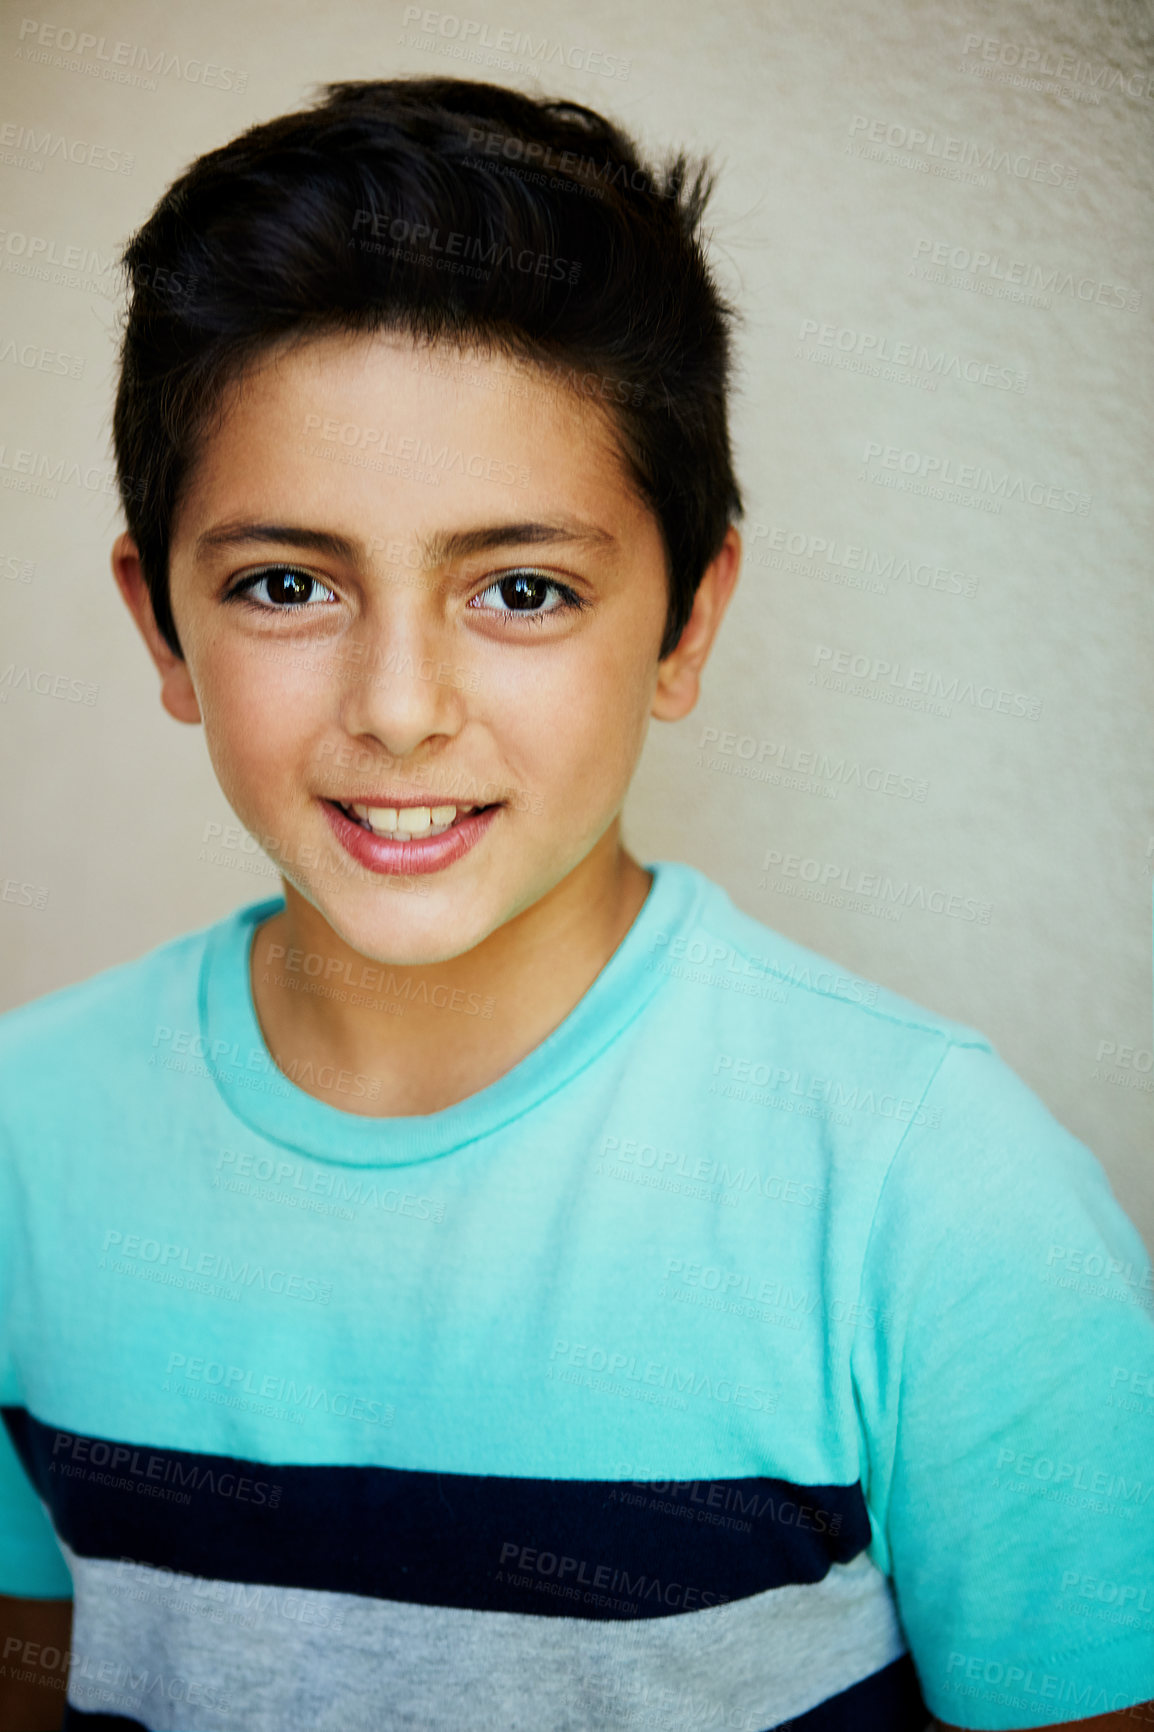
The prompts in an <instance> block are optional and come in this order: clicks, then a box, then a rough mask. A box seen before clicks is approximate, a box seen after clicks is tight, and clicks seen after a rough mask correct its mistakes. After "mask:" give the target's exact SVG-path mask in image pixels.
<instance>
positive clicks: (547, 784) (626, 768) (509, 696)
mask: <svg viewBox="0 0 1154 1732" xmlns="http://www.w3.org/2000/svg"><path fill="white" fill-rule="evenodd" d="M550 659H551V665H550V666H549V667H548V668H546V667H544V665H542V667H541V669H540V673H539V675H538V674H537V673H535V672H534V671H533V670H532V669H531V668H530V669H527V670H526V677H525V679H524V680H523V681H521V682H519V683H518V685H517V687H516V688H515V689H514V690H513V691H508V690H507V691H506V694H505V699H504V701H502V702H499V703H498V705H497V707H496V709H495V710H494V711H493V712H492V713H491V715H490V718H489V726H490V727H491V729H492V731H493V733H494V736H495V737H496V738H497V739H498V740H500V741H502V744H503V748H504V754H505V755H506V756H507V757H508V758H509V759H510V760H511V761H512V767H514V768H515V769H516V771H517V773H518V774H519V775H521V776H522V777H523V778H524V779H525V780H526V781H527V782H530V781H531V782H532V783H534V784H535V785H538V786H541V787H542V788H549V789H551V790H553V791H555V792H558V793H560V794H561V795H563V796H564V797H565V798H566V799H568V800H570V801H571V802H573V803H574V804H576V803H577V802H578V801H580V802H581V803H582V804H592V805H597V806H603V805H606V804H609V803H616V801H617V800H619V798H620V796H621V794H622V792H623V789H624V787H625V785H627V783H628V780H629V777H630V776H631V774H632V772H633V768H634V765H635V763H636V761H637V756H638V753H639V751H640V748H641V744H642V742H643V740H644V735H645V720H646V717H647V715H648V713H649V691H648V685H647V672H648V664H647V663H645V662H644V660H643V659H642V658H641V657H639V656H638V655H636V654H634V653H632V652H631V651H630V650H629V649H628V648H626V649H625V650H624V651H623V650H621V649H619V648H618V649H616V650H614V649H613V648H611V647H609V645H608V644H604V645H598V646H597V647H595V648H594V647H592V646H590V645H589V644H588V643H583V644H581V645H580V647H579V649H578V648H576V647H575V649H574V653H573V654H572V655H571V656H567V657H564V658H562V657H561V656H557V657H555V658H550ZM542 663H544V657H542Z"/></svg>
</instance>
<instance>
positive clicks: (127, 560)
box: [111, 532, 202, 723]
mask: <svg viewBox="0 0 1154 1732" xmlns="http://www.w3.org/2000/svg"><path fill="white" fill-rule="evenodd" d="M111 564H112V575H113V576H114V577H115V579H116V587H117V589H119V591H120V593H121V596H122V597H123V599H124V605H125V606H126V607H127V609H128V611H129V613H130V614H131V615H132V617H133V619H134V620H135V621H136V625H137V629H138V630H139V632H140V635H141V637H142V638H143V639H144V642H145V644H146V646H147V648H148V653H149V655H150V656H151V657H152V659H153V662H154V663H155V664H156V669H157V672H158V673H159V674H160V701H161V703H162V705H163V706H164V708H165V709H166V710H167V711H168V713H169V715H170V716H171V717H172V718H173V720H174V721H178V722H188V723H196V722H199V721H201V719H202V718H201V714H200V705H199V703H198V702H197V698H196V691H195V689H194V687H193V684H192V680H191V678H190V677H189V672H188V666H187V664H186V662H185V661H184V660H183V659H182V657H180V656H178V655H177V654H176V653H175V652H174V651H173V650H172V649H170V648H169V646H168V644H167V643H166V642H165V641H164V638H163V636H162V635H161V631H160V628H159V626H158V625H157V623H156V616H155V614H154V613H153V611H152V597H151V596H150V595H149V593H148V584H147V582H146V581H145V576H144V572H143V570H142V569H141V564H140V553H139V550H138V548H137V546H136V543H135V541H133V539H132V537H131V535H129V534H128V533H127V532H125V533H124V534H122V535H118V536H117V538H116V540H115V541H114V542H113V544H112V556H111Z"/></svg>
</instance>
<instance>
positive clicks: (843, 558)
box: [0, 0, 1154, 1248]
mask: <svg viewBox="0 0 1154 1732" xmlns="http://www.w3.org/2000/svg"><path fill="white" fill-rule="evenodd" d="M1152 17H1154V15H1152V14H1151V12H1150V10H1149V8H1148V7H1146V6H1140V5H1138V4H1136V3H1135V4H1125V5H1123V4H1101V5H1093V4H1083V3H1075V0H1064V3H1063V4H1061V5H1048V4H1036V5H1030V4H1026V3H1025V0H1012V3H1010V0H1007V3H1006V4H1002V5H1000V6H998V7H996V8H995V7H992V6H988V7H987V6H982V5H980V4H978V3H977V0H958V3H956V4H948V3H946V0H930V3H927V4H924V5H919V6H916V7H913V6H893V5H885V4H882V0H838V4H836V5H835V4H833V3H832V0H823V3H822V4H817V5H814V4H812V3H809V4H803V3H802V0H768V3H766V0H756V3H755V0H746V3H743V4H739V3H737V0H722V4H721V5H720V7H716V6H715V7H714V8H712V9H711V10H710V11H709V13H708V15H707V14H706V13H705V11H703V9H702V8H701V7H700V6H697V5H695V6H692V7H691V6H689V5H688V4H686V0H661V4H660V5H659V4H657V3H656V0H653V3H651V4H642V5H635V6H630V7H623V6H620V5H610V4H608V3H607V0H586V3H585V4H583V5H582V6H580V7H577V6H575V5H573V4H572V0H531V3H530V0H524V3H518V0H501V4H500V5H488V4H482V3H481V0H469V6H468V9H467V11H466V12H465V13H463V14H462V15H460V17H458V16H457V15H455V14H447V13H444V14H438V13H418V12H417V10H416V9H415V8H407V9H406V8H405V7H403V6H401V5H396V6H383V5H379V4H376V3H375V0H374V3H373V4H363V3H358V0H332V4H331V5H330V6H329V8H328V9H327V11H326V12H325V13H324V14H323V16H322V14H321V13H319V12H318V10H317V8H316V7H315V6H314V5H312V4H305V3H304V0H287V3H286V0H277V3H276V4H275V5H274V4H272V3H271V0H270V3H268V4H261V3H259V0H257V3H256V4H248V5H245V6H244V7H237V6H234V5H226V4H224V3H223V0H205V3H204V4H202V5H198V6H196V7H195V8H194V7H191V6H179V7H176V8H175V9H174V8H173V7H171V6H168V5H164V4H161V3H160V0H153V3H152V4H148V3H144V0H119V3H118V4H115V5H101V4H99V3H97V0H83V3H82V4H74V3H73V0H68V3H66V4H64V3H62V4H60V5H58V6H54V7H53V9H52V10H51V12H48V11H45V12H43V13H41V12H39V11H37V12H35V16H34V23H33V25H32V27H31V28H30V27H29V23H28V20H30V19H33V12H32V10H30V9H29V10H26V11H24V12H20V11H19V10H17V9H13V10H11V11H9V13H8V15H7V18H6V20H5V21H4V23H3V24H2V25H0V69H2V73H3V78H4V83H5V100H4V118H5V121H6V123H7V124H6V126H5V128H4V131H3V135H2V147H3V149H2V154H0V177H2V183H3V187H4V194H5V206H6V211H7V216H6V217H5V219H4V232H3V236H2V238H0V260H2V263H3V267H4V273H5V274H4V279H3V284H4V290H5V305H6V311H5V314H4V319H3V352H2V355H0V372H2V379H3V386H4V394H3V395H4V406H3V410H2V411H0V415H2V423H0V465H2V467H0V477H2V480H3V487H4V496H3V504H4V511H5V528H4V534H3V541H2V548H0V551H2V557H0V605H2V607H3V615H4V625H3V632H4V649H3V652H2V655H0V739H2V744H3V754H4V759H3V762H4V777H5V784H6V789H7V808H8V813H9V816H8V819H7V821H6V823H5V826H4V833H3V846H2V853H0V879H2V880H3V889H4V894H3V899H2V900H0V943H2V944H3V949H4V955H5V958H6V960H5V966H4V972H3V979H2V982H0V991H2V1003H3V1005H4V1006H7V1005H12V1004H18V1003H21V1002H23V1001H24V1000H26V999H28V998H30V997H33V996H35V995H37V994H39V993H41V992H44V991H47V990H49V989H51V988H53V987H56V986H59V985H63V984H65V983H67V982H70V981H74V980H79V979H81V978H83V977H85V976H87V975H89V974H91V973H93V972H94V971H95V970H97V969H100V968H103V967H106V966H108V965H110V964H112V963H115V962H118V961H121V960H124V959H127V958H130V957H133V956H136V955H138V954H140V953H141V952H143V951H144V950H145V949H147V948H149V947H151V946H152V945H154V944H156V943H158V942H160V941H161V940H163V939H166V938H168V937H170V936H173V935H175V934H177V933H180V932H182V931H186V930H188V929H189V928H191V927H193V926H195V925H199V924H202V923H205V922H208V921H210V920H212V919H215V918H216V917H217V916H219V915H221V914H223V913H224V912H226V911H227V910H228V909H230V908H231V907H233V906H235V905H237V904H238V903H241V902H248V901H252V900H254V899H256V898H257V897H260V896H265V895H268V894H272V893H273V892H275V889H276V884H277V881H276V879H275V877H273V876H271V868H270V867H269V866H268V863H267V862H266V861H265V860H264V859H263V857H262V856H260V855H258V854H255V853H252V852H246V851H244V850H243V849H237V848H234V849H232V850H231V851H228V850H224V851H222V850H220V849H217V850H216V851H215V852H214V851H212V850H210V849H208V848H206V837H208V836H210V835H212V834H213V829H212V827H213V826H214V825H221V824H224V823H226V822H228V821H229V819H230V814H229V812H228V809H227V807H226V805H225V804H224V801H223V797H222V795H221V794H220V792H219V790H218V788H217V785H216V782H215V780H214V777H213V774H212V770H211V768H210V765H209V762H208V759H207V755H206V753H205V750H204V745H203V740H202V737H201V735H200V732H199V730H193V729H188V728H183V727H181V726H179V725H178V724H176V723H175V722H173V721H171V720H170V719H169V718H168V717H167V716H166V715H165V714H164V713H163V711H162V710H161V708H160V706H159V703H158V700H157V693H156V679H155V674H154V671H153V668H152V666H151V664H150V663H149V661H148V660H147V658H146V655H145V653H144V650H143V648H142V646H141V644H140V641H139V639H138V637H137V635H136V632H135V628H134V627H133V625H132V623H131V621H130V619H129V617H128V615H127V613H126V612H125V610H124V608H123V606H122V604H121V602H120V600H119V598H118V597H117V595H116V593H115V590H114V586H113V583H112V579H111V576H110V573H109V567H108V550H109V547H110V545H111V542H112V539H113V537H114V535H115V534H116V533H117V531H118V530H119V529H120V527H121V520H120V517H119V513H118V508H117V502H116V495H115V491H114V488H113V472H112V466H111V459H110V445H109V438H108V424H109V416H110V410H111V402H112V394H113V389H114V351H115V341H116V331H117V317H118V305H119V302H118V296H119V292H120V285H119V278H118V276H117V274H116V272H115V271H114V270H113V269H112V265H113V261H114V257H115V254H116V252H117V250H118V249H119V247H120V246H121V245H122V244H123V243H124V241H125V240H126V239H127V237H128V235H129V234H130V233H131V232H132V230H133V229H134V228H135V227H136V226H138V225H139V224H140V223H141V222H142V221H143V220H144V218H145V217H146V215H147V214H148V212H149V210H150V209H151V207H152V205H153V203H154V202H155V200H156V198H157V197H158V196H159V195H160V193H161V192H162V190H163V189H164V187H165V186H166V185H167V184H168V183H169V182H170V181H171V180H172V179H173V178H174V177H175V176H176V174H177V173H178V172H179V171H180V170H181V169H182V168H183V167H184V166H185V164H186V163H187V162H188V161H189V160H190V159H191V158H192V157H194V156H195V155H198V154H200V153H201V152H203V151H204V150H206V149H209V148H211V147H212V146H214V145H216V144H219V143H222V142H224V141H225V140H226V139H228V138H230V137H232V136H233V135H234V134H235V133H236V132H238V131H239V130H241V128H242V127H244V126H245V125H248V124H251V123H252V122H254V121H256V120H260V119H264V118H267V117H269V116H271V115H273V114H276V113H278V112H282V111H284V110H286V109H288V108H291V107H294V106H298V105H300V104H302V103H303V102H305V101H306V100H307V99H308V97H309V95H310V93H311V88H312V86H313V85H314V84H315V83H317V82H319V81H321V80H325V79H335V78H342V77H367V76H374V75H378V76H387V75H390V74H396V73H402V72H416V71H419V70H426V71H428V72H430V73H432V72H438V73H443V74H445V75H455V74H464V75H467V76H474V77H485V76H491V77H493V78H496V79H498V80H500V81H506V82H511V83H514V84H517V85H519V86H521V87H522V88H525V89H527V90H530V91H534V92H549V93H553V94H559V95H565V96H569V97H572V98H574V99H576V100H579V101H585V102H588V103H589V104H591V105H592V106H594V107H600V108H603V109H605V110H606V111H607V112H608V113H610V114H611V115H612V116H613V117H614V118H616V119H617V120H619V121H620V122H622V123H623V124H624V125H625V126H626V127H627V128H629V129H630V130H632V131H633V132H634V133H635V134H636V135H637V136H638V138H639V139H640V141H641V142H642V144H643V145H644V146H645V147H646V148H649V149H655V150H661V149H663V148H664V147H666V146H669V145H672V144H675V143H676V144H682V145H685V146H687V147H689V148H690V149H692V150H707V151H710V152H711V153H712V154H713V156H714V159H715V161H716V164H717V167H718V169H719V180H718V187H717V192H716V195H715V201H714V204H713V208H712V248H713V258H714V262H715V265H716V268H717V271H718V273H719V276H720V279H721V282H722V284H723V286H724V288H725V289H726V291H727V292H728V294H729V295H730V297H731V298H732V299H733V300H735V301H736V303H737V304H738V305H739V306H740V308H741V310H742V313H743V315H744V323H743V327H742V331H741V338H740V380H739V391H738V394H737V397H736V400H735V404H734V430H735V437H736V450H737V460H738V471H739V477H740V480H741V483H742V487H743V490H744V496H745V503H746V515H745V520H744V523H743V526H742V527H743V533H744V538H745V558H744V564H743V571H742V577H741V581H740V585H739V588H738V592H737V594H736V597H735V599H734V602H733V604H732V607H731V609H730V613H729V616H728V618H727V620H726V623H725V626H724V628H723V631H722V635H721V638H720V640H719V643H718V646H717V648H716V650H715V653H714V658H713V660H712V662H711V664H710V667H709V669H708V672H707V677H706V682H705V691H704V695H703V698H702V701H701V703H700V705H699V707H698V709H697V710H696V711H695V713H694V714H693V715H692V716H691V717H690V718H688V719H687V720H685V721H683V722H680V723H678V724H675V725H662V724H658V723H654V724H652V726H651V730H650V736H649V741H648V744H647V746H646V750H645V755H644V758H643V761H642V764H641V767H640V769H639V772H638V775H637V778H636V781H635V783H634V786H633V789H632V791H631V793H630V797H629V801H628V804H627V807H626V834H627V839H628V841H629V843H630V845H631V847H632V849H633V851H634V852H635V853H636V854H637V855H638V856H639V857H640V858H641V859H642V860H652V859H657V858H675V859H684V860H687V861H689V862H691V863H692V864H694V865H696V866H698V867H700V868H701V869H702V870H704V871H706V872H708V873H709V874H711V875H712V876H713V877H715V878H716V879H718V880H719V881H720V882H721V883H723V884H724V885H725V886H726V887H727V888H728V889H729V891H730V893H731V894H732V896H733V897H734V899H735V900H736V901H737V902H738V904H739V905H740V906H742V907H743V908H745V909H747V910H748V911H749V912H750V913H752V914H754V915H756V916H757V917H758V918H759V919H761V920H763V921H765V922H767V923H768V924H770V925H772V926H774V927H776V928H778V929H779V930H781V931H783V932H785V933H787V934H789V935H790V936H791V937H793V938H795V939H797V940H799V941H801V942H803V943H805V944H808V945H811V946H813V947H814V948H816V949H818V950H820V951H821V952H823V953H824V954H826V955H827V956H829V957H831V958H834V959H836V960H837V961H838V962H840V963H842V964H844V965H845V966H846V967H848V968H850V969H852V970H855V971H857V972H858V973H860V974H864V975H867V976H869V977H870V978H872V979H875V980H877V981H880V982H882V983H883V984H885V985H887V986H889V987H892V988H894V989H896V990H897V991H899V992H902V993H904V994H906V995H907V996H909V997H912V998H914V999H917V1000H919V1001H920V1002H922V1003H924V1004H926V1005H928V1006H930V1007H932V1008H933V1009H935V1010H937V1011H940V1012H943V1013H945V1014H947V1015H949V1016H953V1017H958V1018H960V1019H962V1020H964V1021H966V1022H969V1023H972V1024H974V1025H976V1026H977V1027H978V1028H980V1029H981V1030H982V1031H983V1032H985V1033H986V1034H987V1035H988V1036H989V1037H990V1038H991V1039H992V1040H993V1041H994V1043H995V1045H996V1046H997V1048H998V1050H999V1051H1000V1052H1001V1053H1002V1055H1003V1056H1004V1057H1005V1058H1006V1059H1007V1061H1008V1062H1009V1063H1010V1064H1011V1065H1013V1066H1014V1068H1015V1069H1016V1070H1017V1071H1018V1072H1019V1073H1020V1074H1021V1075H1022V1076H1023V1077H1024V1078H1025V1079H1026V1080H1027V1081H1028V1082H1029V1083H1030V1084H1031V1086H1032V1087H1033V1088H1035V1089H1036V1090H1037V1091H1038V1093H1039V1094H1040V1095H1041V1096H1042V1097H1043V1099H1044V1100H1045V1101H1046V1102H1047V1104H1048V1105H1049V1106H1050V1108H1051V1109H1052V1111H1053V1112H1054V1113H1055V1114H1056V1115H1057V1116H1058V1117H1059V1118H1060V1119H1061V1120H1062V1121H1063V1123H1065V1124H1066V1125H1067V1126H1069V1127H1070V1129H1071V1130H1073V1131H1074V1132H1075V1134H1076V1135H1078V1136H1080V1137H1082V1138H1083V1139H1084V1140H1085V1141H1086V1142H1087V1143H1089V1145H1090V1146H1091V1147H1092V1148H1093V1149H1094V1151H1095V1153H1096V1154H1097V1155H1098V1156H1099V1158H1100V1159H1101V1160H1102V1162H1103V1164H1104V1165H1105V1167H1106V1169H1107V1171H1108V1172H1109V1174H1110V1176H1111V1179H1112V1182H1113V1184H1114V1186H1115V1189H1116V1191H1117V1193H1118V1195H1119V1198H1120V1200H1121V1201H1122V1203H1123V1205H1124V1206H1125V1207H1126V1208H1127V1210H1128V1211H1129V1213H1130V1214H1131V1215H1132V1216H1133V1218H1134V1219H1135V1221H1136V1222H1137V1223H1138V1225H1139V1227H1140V1228H1141V1230H1142V1231H1143V1233H1144V1234H1145V1237H1146V1239H1147V1242H1148V1243H1149V1244H1150V1245H1151V1247H1152V1248H1154V1184H1152V1181H1151V1146H1152V1138H1151V1125H1152V1118H1154V1113H1152V1108H1154V1075H1152V1071H1151V1065H1152V1059H1151V1049H1152V1046H1154V1036H1152V1027H1151V873H1152V871H1154V803H1152V796H1151V772H1150V763H1151V750H1150V747H1151V694H1152V692H1154V681H1152V679H1151V650H1152V648H1154V630H1152V620H1151V601H1150V596H1151V577H1150V568H1149V556H1148V554H1149V546H1150V509H1149V501H1150V487H1149V466H1150V440H1149V418H1148V404H1149V401H1150V397H1149V392H1150V365H1149V363H1150V349H1151V319H1150V308H1151V298H1150V297H1151V289H1152V287H1154V279H1152V275H1151V261H1150V256H1149V255H1150V249H1151V243H1152V224H1151V200H1150V157H1151V131H1152V128H1151V117H1152V114H1154V59H1152V56H1151V35H1152V34H1154V24H1152ZM467 21H472V26H475V27H471V28H470V30H469V31H468V32H466V31H464V29H463V25H464V23H465V22H467ZM482 23H483V24H485V25H486V26H487V27H488V29H489V31H490V33H491V36H495V35H496V33H497V32H499V31H500V30H502V29H511V30H514V31H519V32H522V31H527V32H530V33H531V35H532V38H533V42H534V43H535V44H540V43H541V41H542V40H544V41H545V42H546V43H547V44H548V47H547V49H546V51H545V53H546V58H545V59H544V62H542V60H541V59H538V60H533V59H531V58H529V59H526V58H525V56H524V54H522V56H521V57H520V59H519V60H517V62H516V64H515V65H511V64H510V59H511V58H515V57H510V56H509V55H507V54H505V55H500V54H495V55H493V56H491V57H490V56H487V52H486V51H484V50H481V49H478V48H476V47H475V46H473V47H472V48H470V49H469V50H467V51H466V50H464V49H463V48H462V36H463V35H468V36H469V37H470V38H471V39H472V40H473V42H474V43H475V42H476V40H477V38H478V36H479V35H480V30H479V25H480V24H482ZM69 30H72V31H76V32H86V33H88V34H89V35H91V36H93V37H95V38H97V39H99V38H101V37H103V38H105V55H107V54H108V53H109V52H110V45H111V44H114V43H117V42H126V43H129V44H131V45H133V52H132V54H131V55H129V56H125V57H123V59H124V62H125V64H124V65H123V67H122V68H121V69H120V70H118V69H117V67H116V66H115V64H114V63H112V62H111V61H109V60H108V59H107V58H102V57H101V54H100V52H99V49H97V48H93V47H92V46H89V45H83V44H79V45H77V44H75V43H74V41H73V39H72V38H69V37H68V36H67V34H66V32H67V31H69ZM140 50H146V51H147V53H148V55H149V56H151V57H152V58H153V62H154V64H155V54H156V51H158V50H163V51H164V61H163V62H162V63H161V65H160V66H159V67H158V68H157V70H156V71H155V72H153V73H151V74H150V73H147V72H144V71H141V70H137V71H132V70H131V67H132V65H133V64H134V63H137V64H139V60H140V54H139V52H138V51H140ZM209 66H211V67H212V68H214V69H217V70H214V71H212V72H208V71H207V70H206V68H207V67H209ZM61 140H63V141H65V142H64V143H63V144H61V143H60V141H61ZM62 358H63V359H62ZM29 454H31V455H29ZM25 670H27V671H28V672H27V677H23V678H22V677H21V676H22V672H24V671H25ZM28 887H31V888H30V889H29V888H28Z"/></svg>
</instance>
